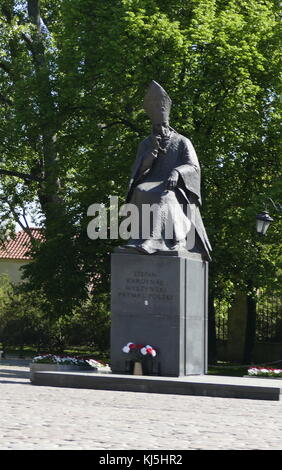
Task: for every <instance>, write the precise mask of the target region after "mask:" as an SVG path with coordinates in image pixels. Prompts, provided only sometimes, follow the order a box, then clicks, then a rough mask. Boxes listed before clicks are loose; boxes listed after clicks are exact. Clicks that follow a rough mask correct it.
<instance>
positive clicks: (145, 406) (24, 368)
mask: <svg viewBox="0 0 282 470" xmlns="http://www.w3.org/2000/svg"><path fill="white" fill-rule="evenodd" d="M0 397H1V400H0V450H8V449H11V450H12V449H13V450H29V449H30V450H55V449H56V450H95V449H97V450H115V449H118V450H135V449H136V450H137V449H140V450H148V449H150V450H168V449H169V450H194V449H195V450H196V449H202V450H251V449H252V450H254V449H256V450H281V449H282V402H281V401H262V400H244V399H230V398H213V397H195V396H179V395H165V394H164V395H163V394H147V393H134V392H116V391H101V390H84V389H71V388H65V389H64V388H54V387H43V386H35V385H31V384H30V381H29V368H28V364H27V363H26V362H24V361H22V362H19V361H8V360H6V361H5V360H2V361H0Z"/></svg>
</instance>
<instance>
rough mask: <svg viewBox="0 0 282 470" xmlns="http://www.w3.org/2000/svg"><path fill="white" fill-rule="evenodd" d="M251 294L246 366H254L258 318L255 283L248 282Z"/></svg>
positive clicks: (248, 298)
mask: <svg viewBox="0 0 282 470" xmlns="http://www.w3.org/2000/svg"><path fill="white" fill-rule="evenodd" d="M248 287H249V292H248V295H247V324H246V335H245V347H244V358H243V361H244V364H248V365H249V364H252V362H253V359H254V357H253V355H254V347H255V340H256V318H257V302H256V299H255V297H254V294H253V283H252V281H248Z"/></svg>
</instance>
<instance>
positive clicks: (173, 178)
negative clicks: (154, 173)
mask: <svg viewBox="0 0 282 470" xmlns="http://www.w3.org/2000/svg"><path fill="white" fill-rule="evenodd" d="M178 178H179V174H178V171H176V170H172V172H171V174H170V176H169V177H168V180H167V186H166V189H168V190H173V189H175V188H176V186H177V182H178Z"/></svg>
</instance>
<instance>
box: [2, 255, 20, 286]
mask: <svg viewBox="0 0 282 470" xmlns="http://www.w3.org/2000/svg"><path fill="white" fill-rule="evenodd" d="M25 264H27V261H23V260H16V259H0V275H1V274H8V276H9V278H10V280H11V281H12V282H15V283H19V282H21V275H22V272H21V271H20V267H21V266H24V265H25Z"/></svg>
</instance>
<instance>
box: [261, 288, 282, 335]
mask: <svg viewBox="0 0 282 470" xmlns="http://www.w3.org/2000/svg"><path fill="white" fill-rule="evenodd" d="M256 338H257V341H263V342H269V341H271V342H277V343H282V298H281V297H280V296H278V295H266V294H263V295H260V296H259V298H258V301H257V325H256Z"/></svg>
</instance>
